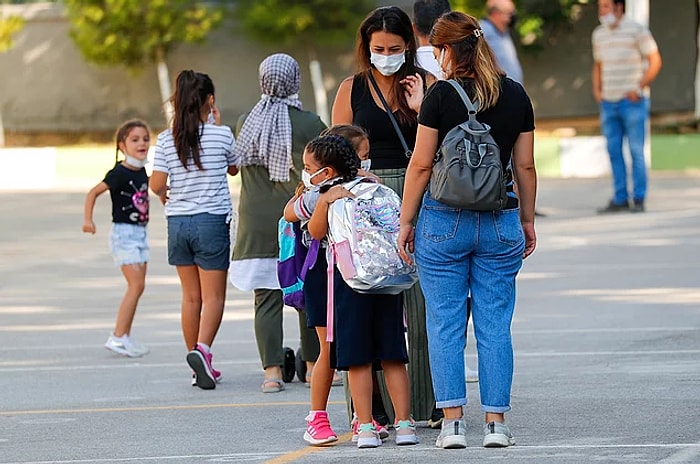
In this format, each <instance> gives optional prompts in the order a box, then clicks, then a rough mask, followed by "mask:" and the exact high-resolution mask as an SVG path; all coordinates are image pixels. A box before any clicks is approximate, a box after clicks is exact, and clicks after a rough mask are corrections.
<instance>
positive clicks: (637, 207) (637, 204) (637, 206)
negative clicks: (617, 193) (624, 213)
mask: <svg viewBox="0 0 700 464" xmlns="http://www.w3.org/2000/svg"><path fill="white" fill-rule="evenodd" d="M630 211H631V212H633V213H643V212H644V200H634V204H633V205H632V207H631V208H630Z"/></svg>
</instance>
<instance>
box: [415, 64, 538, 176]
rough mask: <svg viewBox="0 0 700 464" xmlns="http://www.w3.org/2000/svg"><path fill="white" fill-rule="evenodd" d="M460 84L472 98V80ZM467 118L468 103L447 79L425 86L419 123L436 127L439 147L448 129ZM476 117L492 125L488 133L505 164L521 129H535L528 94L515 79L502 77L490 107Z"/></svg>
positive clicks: (523, 130) (504, 164)
mask: <svg viewBox="0 0 700 464" xmlns="http://www.w3.org/2000/svg"><path fill="white" fill-rule="evenodd" d="M461 84H462V88H464V90H465V91H466V92H467V95H468V96H469V98H470V99H471V100H472V102H473V101H474V99H475V96H474V81H473V80H472V79H464V80H462V81H461ZM468 118H469V112H468V111H467V107H466V106H464V103H463V102H462V99H461V98H460V97H459V94H458V93H457V91H456V90H455V89H454V88H453V87H452V86H451V85H450V84H449V82H445V81H438V82H436V83H435V84H433V86H432V87H431V88H430V89H429V90H428V94H427V95H426V96H425V99H424V100H423V104H422V105H421V109H420V114H419V115H418V123H419V124H422V125H424V126H427V127H430V128H433V129H437V130H438V147H439V146H440V145H442V141H443V140H444V139H445V136H446V135H447V133H448V132H449V131H450V130H451V129H452V128H453V127H455V126H457V125H458V124H461V123H463V122H464V121H466V120H467V119H468ZM476 119H477V120H478V121H479V122H481V123H485V124H488V125H489V126H491V135H492V136H493V138H494V140H495V141H496V143H497V144H498V148H499V149H500V151H501V163H502V165H503V166H504V167H505V166H508V163H509V162H510V156H511V153H512V151H513V145H514V144H515V141H516V139H517V138H518V136H519V135H520V133H521V132H531V131H533V130H535V115H534V111H533V109H532V103H531V102H530V97H528V95H527V93H525V89H523V86H522V85H520V84H519V83H517V82H515V81H514V80H512V79H510V78H508V77H504V78H502V79H501V96H500V98H499V99H498V102H497V103H496V104H495V105H494V106H492V107H491V108H487V109H486V110H484V111H479V112H478V113H477V115H476Z"/></svg>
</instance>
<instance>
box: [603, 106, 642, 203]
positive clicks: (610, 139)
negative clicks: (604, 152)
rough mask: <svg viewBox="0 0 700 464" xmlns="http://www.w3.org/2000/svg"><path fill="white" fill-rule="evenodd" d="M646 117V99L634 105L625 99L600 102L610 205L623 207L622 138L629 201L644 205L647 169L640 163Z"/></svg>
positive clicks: (624, 185) (625, 192)
mask: <svg viewBox="0 0 700 464" xmlns="http://www.w3.org/2000/svg"><path fill="white" fill-rule="evenodd" d="M648 117H649V99H648V98H642V99H641V100H639V101H637V102H633V101H631V100H628V99H626V98H625V99H622V100H620V101H615V102H612V101H603V102H601V104H600V126H601V129H602V131H603V135H605V138H606V139H607V144H608V155H610V167H611V168H612V177H613V189H614V190H615V194H614V196H613V202H614V203H616V204H624V203H627V200H628V198H629V196H628V194H627V166H625V159H624V158H623V156H622V141H623V139H624V138H625V137H626V138H627V143H628V144H629V148H630V154H631V155H632V182H633V185H634V190H633V195H632V198H633V199H635V200H639V201H644V198H645V197H646V193H647V168H646V164H645V163H644V136H645V131H646V121H647V118H648Z"/></svg>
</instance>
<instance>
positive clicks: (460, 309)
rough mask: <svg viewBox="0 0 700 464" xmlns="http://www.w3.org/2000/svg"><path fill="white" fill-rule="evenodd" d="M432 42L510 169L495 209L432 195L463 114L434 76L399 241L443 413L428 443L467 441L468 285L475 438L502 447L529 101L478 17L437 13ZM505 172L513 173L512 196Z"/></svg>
mask: <svg viewBox="0 0 700 464" xmlns="http://www.w3.org/2000/svg"><path fill="white" fill-rule="evenodd" d="M430 44H431V45H432V46H433V53H434V54H435V58H436V59H437V60H438V63H439V64H440V67H441V68H442V70H443V72H444V75H445V77H446V78H447V79H456V80H457V82H458V83H459V84H461V85H462V87H463V88H464V90H465V92H466V93H467V95H468V96H469V98H470V99H471V100H472V101H475V100H476V101H477V102H478V103H477V107H478V111H477V114H476V118H477V119H478V120H479V121H481V122H483V123H486V124H488V125H490V126H491V134H492V135H493V137H494V139H495V141H496V143H497V144H498V146H499V149H500V154H501V163H502V165H503V166H504V168H505V167H506V166H508V164H509V163H510V162H512V167H513V170H514V173H513V174H514V179H513V177H512V176H511V175H510V174H507V175H506V179H505V181H506V182H507V183H509V184H510V188H509V189H508V190H510V192H509V193H508V196H509V201H508V203H507V204H506V206H505V207H504V208H503V209H500V210H496V211H471V210H466V209H460V208H456V207H453V206H451V205H448V204H445V203H442V202H440V201H437V200H435V199H433V198H432V197H431V195H430V191H429V189H427V190H428V191H426V187H428V182H429V180H430V177H431V175H432V170H433V162H434V158H435V153H436V152H437V151H438V147H440V145H441V143H442V140H443V139H444V137H445V135H446V134H447V132H448V131H449V130H450V129H452V128H453V127H455V126H456V125H457V124H461V123H463V122H465V121H466V120H467V118H468V113H467V109H466V107H465V105H464V104H463V102H462V100H461V98H460V96H459V94H458V93H457V90H456V89H454V88H453V87H452V86H451V85H450V83H448V82H437V83H436V84H435V85H433V86H432V88H431V89H430V90H429V91H428V92H427V95H426V97H425V100H424V101H423V104H422V105H421V110H420V114H419V115H418V133H417V135H416V146H415V150H414V151H413V157H412V158H411V161H410V163H409V165H408V169H407V172H406V182H405V187H404V194H403V204H402V209H401V217H400V223H401V230H400V233H399V240H398V242H399V243H398V245H399V250H407V251H409V252H413V251H415V259H416V263H417V265H418V275H419V279H420V283H421V288H422V289H423V293H424V295H425V301H426V320H427V323H426V326H427V332H428V353H429V357H430V369H431V372H432V379H433V389H434V391H435V400H436V404H437V406H438V407H441V408H443V411H444V416H445V419H444V421H443V424H442V431H441V432H440V435H439V436H438V439H437V441H436V446H438V447H440V448H464V447H466V436H465V422H464V420H463V418H462V414H463V411H462V407H463V406H464V405H466V404H467V391H466V388H465V384H464V358H463V353H464V348H465V343H466V338H465V329H466V322H467V295H469V294H470V293H471V314H472V319H473V321H474V334H475V337H476V341H477V353H478V357H479V391H480V399H481V410H482V411H483V412H484V422H485V425H484V440H483V446H485V447H504V446H510V445H512V444H514V443H515V440H514V438H513V435H512V434H511V433H510V430H509V429H508V427H507V426H506V424H505V418H504V413H505V412H507V411H509V410H510V391H511V384H512V381H513V345H512V341H511V334H510V325H511V321H512V318H513V310H514V307H515V278H516V276H517V274H518V271H519V270H520V267H521V266H522V261H523V258H526V257H527V256H529V255H530V254H531V253H532V252H533V251H534V249H535V244H536V237H535V193H536V185H537V175H536V173H535V164H534V159H533V145H534V129H535V127H534V117H533V110H532V104H531V103H530V99H529V98H528V96H527V94H526V93H525V90H524V89H523V88H522V86H521V85H520V84H518V83H517V82H514V81H512V80H511V79H509V78H507V77H505V73H504V72H503V71H502V70H501V69H500V68H499V67H498V66H497V65H496V62H495V60H494V56H493V52H492V51H491V49H490V48H489V46H488V44H487V43H486V40H485V39H484V37H483V31H482V30H481V29H480V27H479V22H478V21H477V19H476V18H474V17H472V16H469V15H466V14H464V13H460V12H451V13H446V14H444V15H443V16H441V17H440V18H439V19H438V20H437V22H436V23H435V25H434V26H433V29H432V31H431V33H430ZM504 171H505V169H504ZM513 180H515V181H516V182H517V187H518V188H517V195H516V192H514V191H513V190H514V189H513ZM419 210H420V214H418V211H419ZM417 214H418V222H417V224H416V226H415V228H414V227H413V225H412V224H413V221H414V218H415V216H416V215H417ZM414 241H415V244H414ZM404 259H406V260H408V259H409V257H408V255H406V254H404Z"/></svg>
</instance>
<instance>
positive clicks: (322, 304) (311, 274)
mask: <svg viewBox="0 0 700 464" xmlns="http://www.w3.org/2000/svg"><path fill="white" fill-rule="evenodd" d="M327 267H328V264H327V262H326V249H325V248H320V249H319V250H318V258H316V264H314V265H313V267H312V268H310V269H309V270H308V271H307V272H306V278H305V279H304V309H306V325H307V326H308V327H309V328H310V329H313V328H314V327H326V325H327V322H326V301H327V299H326V293H327V291H328V289H327V288H326V283H327V282H328V279H327V277H326V268H327Z"/></svg>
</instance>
